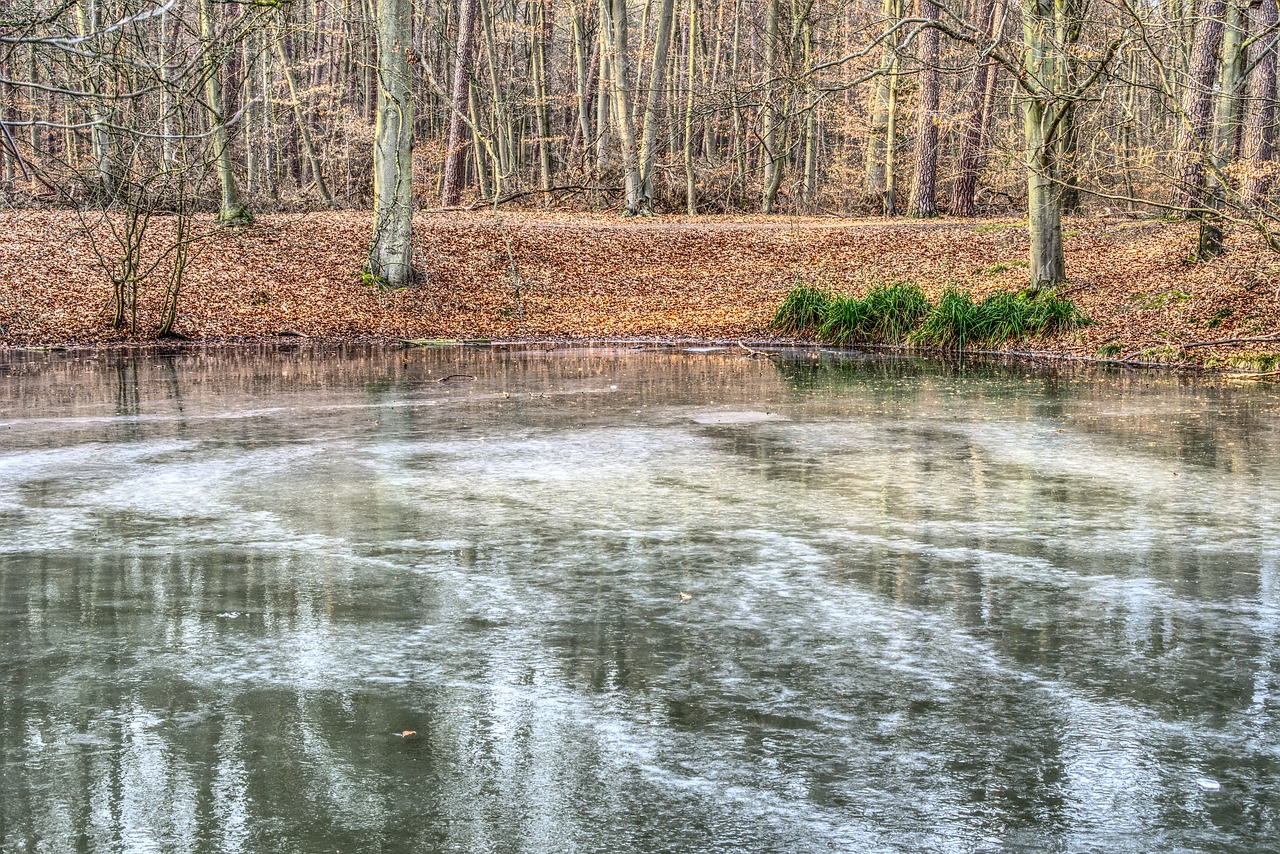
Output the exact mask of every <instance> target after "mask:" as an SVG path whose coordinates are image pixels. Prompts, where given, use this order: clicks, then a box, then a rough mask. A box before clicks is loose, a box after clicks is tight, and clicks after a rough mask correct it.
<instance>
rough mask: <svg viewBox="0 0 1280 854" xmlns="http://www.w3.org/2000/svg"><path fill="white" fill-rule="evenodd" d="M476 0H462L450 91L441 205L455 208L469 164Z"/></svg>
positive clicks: (460, 196)
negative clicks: (468, 123) (468, 145)
mask: <svg viewBox="0 0 1280 854" xmlns="http://www.w3.org/2000/svg"><path fill="white" fill-rule="evenodd" d="M476 5H477V3H476V0H461V3H460V8H459V10H458V52H457V54H456V55H455V56H454V60H453V86H452V91H450V93H449V98H450V104H451V106H452V112H451V114H450V116H449V148H448V149H447V151H446V154H445V161H444V181H443V187H442V188H441V192H440V204H441V205H443V206H444V207H446V208H448V207H453V206H454V205H456V204H458V202H459V201H460V200H461V198H462V180H463V177H464V175H465V173H466V166H467V143H468V141H469V140H470V137H471V131H470V128H468V127H467V123H466V122H465V121H463V116H464V115H465V114H466V113H467V111H468V110H469V109H470V99H471V82H470V81H471V63H472V61H473V58H474V55H475V44H476V38H475V30H476Z"/></svg>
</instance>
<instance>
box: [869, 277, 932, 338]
mask: <svg viewBox="0 0 1280 854" xmlns="http://www.w3.org/2000/svg"><path fill="white" fill-rule="evenodd" d="M865 302H866V304H867V308H868V311H869V313H870V315H871V317H872V323H873V324H874V332H875V334H876V335H877V336H878V337H879V338H881V339H882V340H885V341H902V340H904V339H905V338H906V337H907V335H909V334H910V333H911V330H913V329H915V328H916V326H917V325H919V323H920V319H921V318H923V317H924V316H925V315H926V314H928V313H929V300H928V299H926V298H925V295H924V291H922V290H920V286H919V285H917V284H915V283H914V282H898V283H896V284H892V285H889V286H888V287H879V288H874V289H872V291H871V292H870V293H868V294H867V297H866V300H865Z"/></svg>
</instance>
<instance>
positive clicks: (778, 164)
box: [760, 0, 783, 214]
mask: <svg viewBox="0 0 1280 854" xmlns="http://www.w3.org/2000/svg"><path fill="white" fill-rule="evenodd" d="M765 4H766V5H765V28H764V74H763V76H764V105H763V106H762V107H761V109H760V123H761V129H760V148H761V151H760V160H761V162H762V164H763V166H764V191H763V193H762V195H761V199H760V213H762V214H771V213H773V209H774V205H775V203H776V201H777V198H778V188H779V187H780V186H781V185H782V164H783V158H782V154H781V152H780V151H779V150H778V149H779V143H778V124H779V122H778V119H779V116H778V97H777V92H776V89H777V87H776V86H775V85H774V82H773V77H774V76H775V75H776V74H777V73H778V67H777V65H778V30H779V27H778V0H765Z"/></svg>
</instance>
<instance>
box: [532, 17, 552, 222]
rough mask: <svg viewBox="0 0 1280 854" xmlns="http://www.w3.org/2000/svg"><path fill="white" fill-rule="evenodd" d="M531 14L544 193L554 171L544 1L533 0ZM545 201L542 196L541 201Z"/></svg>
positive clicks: (547, 23) (549, 30)
mask: <svg viewBox="0 0 1280 854" xmlns="http://www.w3.org/2000/svg"><path fill="white" fill-rule="evenodd" d="M533 11H534V19H533V22H532V23H533V28H532V32H531V34H530V36H531V41H530V54H531V59H532V60H533V86H534V102H533V110H534V116H535V120H536V122H537V125H538V177H539V186H540V187H541V189H542V191H543V193H547V192H549V191H550V190H551V187H552V172H553V171H554V169H555V166H554V163H553V158H552V154H551V107H550V103H551V93H550V90H549V84H548V75H547V45H548V43H549V42H550V41H551V36H552V21H551V18H550V16H549V13H548V11H547V2H543V0H535V2H534V3H533ZM547 200H548V199H547V197H546V196H544V197H543V201H544V202H545V201H547Z"/></svg>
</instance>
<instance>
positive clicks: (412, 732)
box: [395, 729, 418, 738]
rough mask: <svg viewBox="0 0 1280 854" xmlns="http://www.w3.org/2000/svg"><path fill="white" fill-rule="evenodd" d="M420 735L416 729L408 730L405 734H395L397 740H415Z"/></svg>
mask: <svg viewBox="0 0 1280 854" xmlns="http://www.w3.org/2000/svg"><path fill="white" fill-rule="evenodd" d="M417 734H418V731H417V730H416V729H407V730H405V731H404V732H397V733H395V736H396V738H413V737H414V736H416V735H417Z"/></svg>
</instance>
